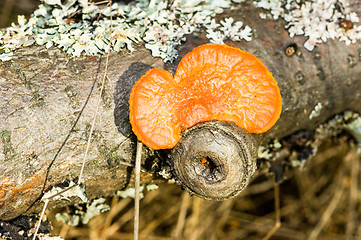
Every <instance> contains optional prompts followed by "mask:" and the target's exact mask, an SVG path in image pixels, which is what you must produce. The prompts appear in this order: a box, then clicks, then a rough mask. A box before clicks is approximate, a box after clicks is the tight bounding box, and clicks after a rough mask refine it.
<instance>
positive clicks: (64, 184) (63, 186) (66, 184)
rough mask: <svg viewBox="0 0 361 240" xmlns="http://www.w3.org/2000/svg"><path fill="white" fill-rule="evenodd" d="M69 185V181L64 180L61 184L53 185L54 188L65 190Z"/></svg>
mask: <svg viewBox="0 0 361 240" xmlns="http://www.w3.org/2000/svg"><path fill="white" fill-rule="evenodd" d="M69 184H70V180H69V179H65V180H64V181H63V182H61V183H57V184H55V185H54V187H60V188H67V187H69Z"/></svg>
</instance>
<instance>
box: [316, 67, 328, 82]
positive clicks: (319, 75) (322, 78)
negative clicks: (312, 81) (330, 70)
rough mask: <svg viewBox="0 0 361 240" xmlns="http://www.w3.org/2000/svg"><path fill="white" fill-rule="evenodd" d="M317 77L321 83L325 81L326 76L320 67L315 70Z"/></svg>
mask: <svg viewBox="0 0 361 240" xmlns="http://www.w3.org/2000/svg"><path fill="white" fill-rule="evenodd" d="M317 76H318V77H319V78H320V80H321V81H325V80H326V74H325V71H324V70H323V68H322V67H318V68H317Z"/></svg>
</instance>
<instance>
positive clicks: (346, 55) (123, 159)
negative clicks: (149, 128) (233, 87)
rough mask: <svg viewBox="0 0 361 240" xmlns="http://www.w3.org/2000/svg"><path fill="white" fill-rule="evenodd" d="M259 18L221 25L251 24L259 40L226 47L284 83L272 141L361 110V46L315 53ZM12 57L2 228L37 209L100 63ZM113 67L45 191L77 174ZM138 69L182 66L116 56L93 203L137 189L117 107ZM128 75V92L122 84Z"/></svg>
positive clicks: (92, 156)
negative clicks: (293, 48) (292, 46)
mask: <svg viewBox="0 0 361 240" xmlns="http://www.w3.org/2000/svg"><path fill="white" fill-rule="evenodd" d="M259 12H261V10H259V9H255V8H254V6H253V5H251V4H249V3H246V4H244V5H243V6H242V8H240V9H236V10H229V11H226V12H225V13H223V14H222V16H219V17H220V18H224V17H229V16H232V17H233V18H234V19H235V20H242V21H243V22H244V23H245V24H247V25H250V26H252V28H253V31H254V39H253V40H252V41H251V42H244V41H243V42H230V41H227V44H229V45H232V46H236V47H239V48H241V49H243V50H246V51H249V52H251V53H253V54H254V55H256V56H257V57H258V58H260V59H261V60H262V61H263V62H264V64H265V65H266V66H267V67H268V68H269V70H270V71H271V72H272V73H273V75H274V77H275V79H276V81H277V82H278V84H279V87H280V90H281V95H282V98H283V111H282V115H281V118H280V119H279V121H278V122H277V124H276V125H275V126H274V127H273V128H272V129H271V130H270V131H269V132H268V133H267V137H268V138H282V137H284V136H287V135H289V134H292V133H294V132H296V131H298V130H301V129H313V128H314V127H315V126H317V125H318V124H320V123H322V122H324V121H325V120H327V119H328V118H330V117H332V116H333V115H335V114H337V113H340V112H342V111H344V110H346V109H352V110H354V111H358V112H360V111H361V79H360V78H361V77H360V76H361V67H360V61H361V43H357V44H354V45H350V46H346V45H345V44H344V43H342V42H339V41H337V40H334V41H328V42H327V43H324V44H320V45H319V46H318V47H317V48H316V49H315V50H314V51H313V52H309V51H307V50H306V49H304V48H303V43H304V42H305V38H304V37H295V38H290V37H289V36H288V34H287V32H286V31H285V30H284V27H283V26H284V22H283V21H282V20H278V21H273V20H261V19H260V18H259V16H258V13H259ZM206 42H207V40H206V38H205V37H204V33H200V34H198V35H192V36H188V37H187V41H186V42H185V43H184V44H183V45H182V46H181V47H180V57H181V56H182V55H184V54H185V53H187V52H189V51H190V50H191V49H193V48H194V47H195V46H198V45H201V44H203V43H206ZM289 43H296V44H297V45H298V50H297V52H296V54H294V55H293V56H291V57H288V56H286V54H285V53H284V49H285V47H286V46H287V45H288V44H289ZM14 55H15V56H14V59H13V60H12V61H10V62H4V63H1V65H0V106H1V109H0V137H1V141H0V149H1V150H2V151H1V152H0V170H1V173H0V219H1V220H8V219H12V218H14V217H16V216H18V215H20V214H23V213H25V212H32V211H39V209H40V207H41V203H40V201H38V198H39V197H40V196H41V193H42V189H43V185H44V181H45V175H46V171H47V168H48V166H49V164H50V162H51V160H52V159H53V158H54V155H55V154H56V152H57V150H58V149H59V147H60V146H61V144H62V142H63V141H64V139H65V138H66V136H67V134H68V133H69V131H70V129H71V127H72V125H73V123H74V121H75V119H76V117H77V115H78V114H79V111H80V109H81V107H82V105H83V104H84V102H85V99H86V98H87V95H88V93H89V91H90V88H91V86H92V82H93V80H94V78H95V75H96V73H97V65H98V58H97V57H83V58H78V59H71V58H69V56H68V55H66V54H65V53H64V52H62V51H60V50H58V49H56V48H50V49H46V48H44V47H38V46H33V47H28V48H22V49H19V50H17V51H16V52H15V54H14ZM179 59H180V58H179ZM179 59H178V61H179ZM105 62H106V61H105V58H104V57H103V61H102V65H101V71H100V74H99V81H98V83H97V85H96V87H95V91H94V92H93V94H92V96H91V98H90V100H89V102H88V104H87V106H86V108H85V110H84V112H83V115H82V117H81V118H80V120H79V122H78V124H77V125H76V127H75V129H74V131H73V132H72V133H71V136H70V138H69V140H68V141H67V143H66V145H65V146H64V148H63V149H62V151H61V153H60V155H59V156H58V158H57V159H56V161H55V163H54V165H53V166H52V167H51V169H50V172H49V176H48V179H47V182H46V187H45V188H46V189H48V188H49V187H50V186H57V185H61V184H63V183H66V182H68V181H69V180H74V179H76V178H77V177H78V175H79V170H80V166H81V162H82V159H83V157H84V153H85V146H86V142H87V139H88V134H89V129H90V126H91V123H92V119H93V115H94V112H95V109H96V104H97V96H98V95H99V89H100V80H101V79H102V77H103V73H104V67H105ZM135 63H136V64H135ZM140 63H142V64H146V65H150V66H151V67H159V68H165V69H168V70H170V71H174V70H175V69H176V66H177V61H175V62H174V63H172V64H164V63H163V61H162V60H161V59H158V58H154V57H152V56H151V54H150V52H149V51H148V50H146V49H144V48H143V47H142V46H138V47H137V49H136V50H135V51H134V52H133V53H129V52H123V53H120V54H114V53H113V54H110V57H109V64H108V72H107V76H108V77H107V78H106V80H105V89H104V92H103V94H102V96H101V103H100V106H99V114H98V117H97V121H96V124H95V129H94V133H93V136H92V137H93V138H92V142H91V146H90V149H89V153H88V157H87V161H86V166H85V171H84V178H83V179H84V183H85V186H86V189H85V192H86V195H87V197H88V198H89V199H93V198H96V197H99V196H107V195H110V194H113V193H114V192H115V191H116V190H121V189H123V188H125V187H127V186H128V185H129V184H131V182H132V180H131V178H132V169H133V168H132V167H131V163H132V162H133V157H134V151H135V149H134V148H135V145H134V138H132V137H126V136H124V135H123V134H121V133H120V132H119V131H118V128H121V127H120V125H121V124H127V122H126V119H127V113H126V112H117V111H118V110H116V106H119V103H118V101H119V99H120V98H119V94H124V92H127V91H128V89H130V88H129V87H131V85H132V84H131V83H132V82H133V81H135V80H136V79H137V76H138V75H139V68H137V66H139V64H140ZM132 64H133V65H132ZM126 70H128V71H127V72H126V74H127V75H126V76H129V85H128V87H127V86H123V85H119V83H118V79H119V78H120V76H122V75H123V74H124V72H125V71H126ZM123 77H124V75H123ZM122 89H123V90H122ZM120 92H122V93H120ZM122 96H123V95H122ZM318 103H321V104H322V106H323V108H322V110H321V114H320V115H319V116H318V117H315V118H312V119H310V118H309V115H310V113H311V112H312V110H313V109H314V107H315V106H316V105H317V104H318ZM123 104H124V103H123ZM120 105H122V104H120ZM114 116H115V117H114ZM124 119H125V120H124ZM122 122H123V123H122ZM144 151H145V152H144V156H145V160H143V161H145V163H144V165H143V166H146V165H149V164H148V163H151V161H152V159H154V158H155V155H154V152H153V151H152V150H150V149H145V150H144ZM146 169H148V171H146V172H143V173H142V176H141V178H142V182H143V183H149V182H152V181H160V180H159V178H157V177H156V176H155V175H154V174H153V172H152V170H149V169H150V168H146ZM72 201H73V202H79V201H80V200H79V199H78V198H74V199H72ZM34 203H35V204H34ZM59 204H62V203H59V202H57V201H54V202H53V201H52V202H50V204H49V205H50V207H52V206H55V205H59ZM31 206H32V207H31ZM29 207H31V209H30V210H29Z"/></svg>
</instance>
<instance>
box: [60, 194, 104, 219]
mask: <svg viewBox="0 0 361 240" xmlns="http://www.w3.org/2000/svg"><path fill="white" fill-rule="evenodd" d="M109 209H110V207H109V205H108V204H106V203H105V199H104V198H98V199H95V200H93V201H92V202H91V203H90V204H89V203H88V204H87V205H86V210H85V211H83V210H75V212H74V213H73V214H69V213H57V214H56V215H55V218H56V219H57V220H58V221H62V222H64V223H65V224H67V225H69V226H78V225H79V223H80V222H81V223H82V224H87V223H88V222H89V221H90V219H92V218H93V217H95V216H97V215H99V214H101V213H103V212H106V211H109Z"/></svg>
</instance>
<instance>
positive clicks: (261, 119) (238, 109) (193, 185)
mask: <svg viewBox="0 0 361 240" xmlns="http://www.w3.org/2000/svg"><path fill="white" fill-rule="evenodd" d="M281 108H282V99H281V95H280V91H279V88H278V86H277V82H276V81H275V80H274V78H273V76H272V74H271V72H270V71H268V69H267V67H266V66H265V65H264V64H263V63H262V62H261V61H260V60H259V59H257V58H256V57H255V56H254V55H252V54H250V53H248V52H245V51H242V50H240V49H238V48H234V47H230V46H227V45H219V44H205V45H202V46H199V47H196V48H195V49H194V50H193V51H191V52H189V53H188V54H186V55H185V56H184V57H183V58H182V60H181V61H180V63H179V65H178V68H177V70H176V73H175V75H174V77H173V76H172V75H171V73H169V72H168V71H166V70H163V69H157V68H154V69H151V70H149V71H147V72H146V73H145V74H144V75H143V76H142V77H141V78H140V79H139V80H138V81H137V82H136V83H135V85H134V87H133V89H132V91H131V93H130V99H129V109H130V114H129V118H130V123H131V125H132V129H133V132H134V133H135V135H136V136H137V137H138V139H139V140H140V141H142V142H143V143H144V144H145V145H147V146H148V147H150V148H153V149H171V148H173V149H172V153H171V165H172V166H173V168H174V169H173V170H174V173H175V175H176V177H177V178H178V180H180V181H181V182H182V184H183V186H184V187H185V188H186V189H187V190H188V191H190V192H191V193H192V194H194V195H197V196H200V197H202V198H205V199H213V200H223V199H227V198H230V197H233V196H235V195H236V194H237V193H239V192H240V191H241V190H242V189H243V188H244V187H245V186H246V185H247V184H248V182H249V180H250V178H251V176H252V174H253V172H254V171H255V168H256V166H255V155H256V149H257V142H256V140H255V138H254V136H253V135H252V134H251V133H264V132H266V131H267V130H268V129H270V128H271V127H272V126H273V125H274V124H275V123H276V121H277V120H278V118H279V116H280V113H281ZM182 135H183V136H182ZM181 139H182V140H181Z"/></svg>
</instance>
